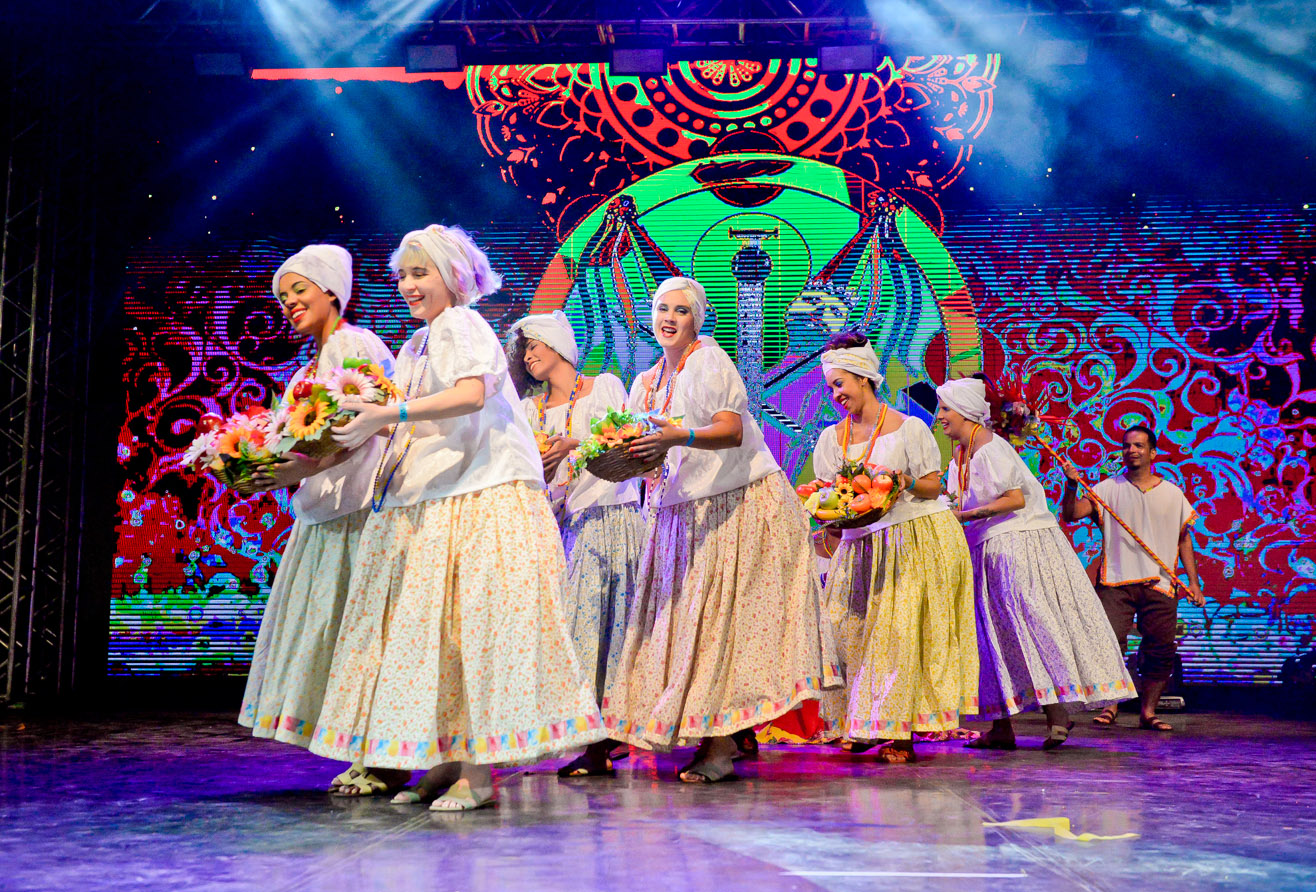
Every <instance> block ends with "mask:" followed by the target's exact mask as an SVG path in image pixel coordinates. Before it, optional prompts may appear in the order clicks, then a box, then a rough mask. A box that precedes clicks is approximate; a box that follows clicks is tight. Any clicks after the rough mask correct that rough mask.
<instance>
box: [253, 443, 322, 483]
mask: <svg viewBox="0 0 1316 892" xmlns="http://www.w3.org/2000/svg"><path fill="white" fill-rule="evenodd" d="M319 470H320V462H318V461H317V460H315V459H313V458H310V457H308V456H305V455H299V454H298V453H296V452H288V453H285V454H284V456H283V460H282V461H278V462H275V463H274V464H272V465H270V466H268V467H267V468H266V469H265V470H264V471H261V472H258V473H256V474H253V475H252V476H251V479H252V481H253V482H254V483H256V484H257V486H259V487H260V489H259V490H258V492H269V491H270V490H274V489H288V488H290V487H293V486H296V485H297V484H299V483H301V482H302V481H303V480H305V479H306V478H307V477H310V476H311V475H312V474H314V473H316V472H317V471H319Z"/></svg>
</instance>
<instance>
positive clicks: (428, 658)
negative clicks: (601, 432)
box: [311, 483, 605, 768]
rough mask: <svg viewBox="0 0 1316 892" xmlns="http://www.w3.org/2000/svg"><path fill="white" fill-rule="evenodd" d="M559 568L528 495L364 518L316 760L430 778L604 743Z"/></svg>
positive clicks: (514, 489)
mask: <svg viewBox="0 0 1316 892" xmlns="http://www.w3.org/2000/svg"><path fill="white" fill-rule="evenodd" d="M564 563H565V562H564V559H563V556H562V540H561V539H560V538H559V535H558V528H557V524H556V523H555V522H554V521H553V514H552V511H551V510H550V509H549V506H548V501H547V500H546V499H545V498H544V495H543V493H542V492H540V491H538V490H535V489H532V488H530V487H528V486H526V485H525V484H523V483H507V484H501V485H499V486H494V487H490V488H489V489H485V490H481V491H479V492H475V493H469V494H466V495H461V496H453V497H452V498H447V499H438V500H435V501H430V502H423V503H421V504H418V505H411V506H408V507H405V508H394V509H390V510H387V511H383V512H381V513H379V514H375V515H372V516H371V518H370V520H369V521H367V523H366V527H365V531H364V532H363V533H362V534H361V544H360V546H359V547H358V557H357V564H356V567H355V569H354V571H353V573H352V582H351V589H350V592H349V594H348V597H347V604H346V606H345V607H344V611H343V622H342V627H341V630H340V632H339V635H338V644H337V647H336V649H335V652H334V662H333V668H332V670H331V671H330V679H329V689H328V691H327V694H326V698H325V703H324V708H323V709H322V710H321V713H320V724H319V727H317V728H316V730H315V735H314V739H313V740H312V741H311V752H313V753H317V754H319V755H322V756H328V757H330V758H338V759H347V760H356V759H364V761H365V762H366V764H367V765H370V766H372V767H380V768H430V767H432V766H434V765H438V764H440V763H443V762H473V763H477V764H489V763H500V762H512V761H522V760H526V759H533V758H537V757H539V756H542V755H545V754H547V753H554V752H558V751H561V750H564V749H568V748H571V747H578V746H583V745H585V744H589V743H593V742H594V741H597V740H601V739H603V737H604V736H605V735H604V730H603V726H602V723H601V721H600V719H599V711H598V707H597V706H596V705H595V702H594V696H593V692H592V691H591V690H590V685H589V684H588V682H586V681H585V679H584V677H583V674H582V673H581V670H580V663H579V662H578V661H577V659H576V655H575V651H574V650H573V648H572V646H571V639H570V636H569V634H568V632H567V625H566V621H565V620H564V619H563V616H562V607H561V594H562V590H561V584H562V583H561V578H562V571H563V567H564Z"/></svg>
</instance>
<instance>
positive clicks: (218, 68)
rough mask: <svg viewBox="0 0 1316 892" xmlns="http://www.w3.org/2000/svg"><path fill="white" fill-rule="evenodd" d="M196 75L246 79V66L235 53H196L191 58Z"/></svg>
mask: <svg viewBox="0 0 1316 892" xmlns="http://www.w3.org/2000/svg"><path fill="white" fill-rule="evenodd" d="M192 66H193V67H194V68H195V69H196V73H197V74H199V75H202V76H208V77H246V76H247V66H245V65H243V64H242V56H240V55H239V54H237V53H196V54H194V55H193V56H192Z"/></svg>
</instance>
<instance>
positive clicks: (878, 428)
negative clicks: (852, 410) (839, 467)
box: [841, 403, 887, 465]
mask: <svg viewBox="0 0 1316 892" xmlns="http://www.w3.org/2000/svg"><path fill="white" fill-rule="evenodd" d="M886 410H887V404H886V403H883V404H882V411H881V412H879V413H878V415H877V423H876V424H874V425H873V435H872V436H871V437H869V438H868V448H867V449H865V450H864V457H863V458H861V459H859V462H860V463H861V464H865V465H866V464H868V458H869V456H871V455H872V454H873V447H874V446H875V445H877V438H878V437H880V436H881V435H882V425H883V424H885V423H886ZM851 422H852V416H850V415H846V416H845V423H844V424H842V425H841V461H843V462H844V461H849V460H850V427H851Z"/></svg>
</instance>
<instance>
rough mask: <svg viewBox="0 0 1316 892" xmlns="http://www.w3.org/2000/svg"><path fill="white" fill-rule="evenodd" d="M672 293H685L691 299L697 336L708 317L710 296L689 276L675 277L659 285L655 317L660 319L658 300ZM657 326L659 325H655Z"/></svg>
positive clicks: (656, 294) (654, 294)
mask: <svg viewBox="0 0 1316 892" xmlns="http://www.w3.org/2000/svg"><path fill="white" fill-rule="evenodd" d="M672 291H684V292H685V293H686V296H687V297H688V298H689V299H690V312H691V313H693V314H694V317H695V334H699V329H701V328H703V327H704V317H705V316H707V315H708V295H706V294H705V293H704V286H703V285H700V284H699V283H698V282H696V281H695V280H694V279H691V278H690V277H689V276H673V277H672V278H670V279H663V280H662V281H661V282H659V283H658V290H657V291H655V292H654V293H653V317H654V319H657V318H658V299H659V298H661V297H662V296H663V295H664V294H668V293H669V292H672ZM654 324H655V325H657V323H656V322H655V323H654Z"/></svg>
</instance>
